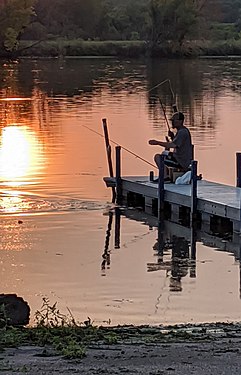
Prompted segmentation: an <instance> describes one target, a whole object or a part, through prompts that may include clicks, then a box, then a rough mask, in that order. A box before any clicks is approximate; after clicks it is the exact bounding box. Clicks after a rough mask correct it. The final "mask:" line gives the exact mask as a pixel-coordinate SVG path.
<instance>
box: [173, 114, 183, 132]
mask: <svg viewBox="0 0 241 375" xmlns="http://www.w3.org/2000/svg"><path fill="white" fill-rule="evenodd" d="M171 122H172V127H173V128H176V129H179V128H180V127H181V126H183V122H184V114H183V113H182V112H175V113H174V114H173V116H172V118H171Z"/></svg>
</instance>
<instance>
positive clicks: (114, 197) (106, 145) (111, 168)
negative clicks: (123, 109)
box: [102, 118, 116, 203]
mask: <svg viewBox="0 0 241 375" xmlns="http://www.w3.org/2000/svg"><path fill="white" fill-rule="evenodd" d="M102 123H103V130H104V136H105V147H106V153H107V161H108V166H109V173H110V177H114V172H113V165H112V159H111V145H110V140H109V134H108V128H107V121H106V119H105V118H103V119H102ZM111 189H112V203H115V200H116V191H115V187H112V188H111Z"/></svg>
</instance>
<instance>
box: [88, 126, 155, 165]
mask: <svg viewBox="0 0 241 375" xmlns="http://www.w3.org/2000/svg"><path fill="white" fill-rule="evenodd" d="M81 126H83V127H84V128H86V129H88V130H90V131H91V132H93V133H95V134H97V135H99V136H100V137H101V138H105V136H104V135H103V134H101V133H99V132H97V131H96V130H94V129H91V128H89V127H88V126H86V125H83V124H82V125H81ZM109 141H110V142H111V143H113V144H114V145H116V146H120V147H121V148H122V149H123V150H125V151H126V152H128V153H129V154H131V155H133V156H135V157H136V158H137V159H140V160H142V161H143V162H144V163H146V164H149V165H150V166H152V167H153V168H157V166H156V165H154V164H152V163H151V162H149V161H148V160H146V159H144V158H142V157H141V156H140V155H137V154H136V153H135V152H133V151H131V150H129V149H128V148H126V147H124V146H122V145H120V144H119V143H117V142H115V141H113V140H112V139H109Z"/></svg>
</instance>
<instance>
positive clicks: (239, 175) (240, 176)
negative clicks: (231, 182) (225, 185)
mask: <svg viewBox="0 0 241 375" xmlns="http://www.w3.org/2000/svg"><path fill="white" fill-rule="evenodd" d="M236 186H237V187H239V188H240V187H241V152H237V153H236Z"/></svg>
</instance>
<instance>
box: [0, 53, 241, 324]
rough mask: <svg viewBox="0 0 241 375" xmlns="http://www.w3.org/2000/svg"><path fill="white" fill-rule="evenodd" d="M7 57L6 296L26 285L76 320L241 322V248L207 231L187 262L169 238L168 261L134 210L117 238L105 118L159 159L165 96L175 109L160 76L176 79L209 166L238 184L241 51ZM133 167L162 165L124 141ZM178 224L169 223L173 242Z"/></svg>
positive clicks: (1, 272) (2, 169)
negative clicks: (155, 142) (223, 55)
mask: <svg viewBox="0 0 241 375" xmlns="http://www.w3.org/2000/svg"><path fill="white" fill-rule="evenodd" d="M0 65H1V70H0V131H1V133H0V183H1V194H0V214H1V216H0V220H1V228H0V234H1V243H0V277H1V286H2V288H1V293H17V294H20V295H21V296H23V297H24V298H25V299H26V300H27V301H29V303H30V305H31V308H32V312H33V313H34V311H36V309H38V308H39V307H40V306H41V301H42V297H43V296H46V297H48V298H49V299H50V301H51V302H52V303H54V302H55V301H57V302H58V304H59V306H60V308H61V309H62V310H63V312H65V309H66V308H67V307H68V308H70V309H71V311H72V313H73V314H74V316H75V317H76V319H78V320H81V321H83V320H85V319H86V317H87V316H90V317H91V319H93V320H94V321H95V322H96V323H98V324H99V323H102V322H103V321H110V322H111V324H117V323H136V324H140V323H150V324H159V323H170V322H171V323H177V322H190V321H192V322H201V321H214V320H220V321H227V320H230V321H233V320H240V319H241V313H240V311H241V300H240V266H239V261H238V258H239V247H238V246H236V245H235V246H233V245H232V244H229V243H228V242H225V241H221V240H219V241H216V240H215V239H213V238H209V239H208V240H206V242H205V241H204V242H205V245H204V244H203V243H202V241H201V239H198V241H197V244H196V256H197V260H196V262H195V264H193V263H190V262H189V261H188V260H187V256H186V255H185V254H184V255H183V254H182V255H181V258H183V260H182V261H181V263H182V264H181V265H180V264H179V263H177V262H176V261H175V259H174V258H175V254H173V252H172V250H171V247H170V246H169V247H168V246H166V252H165V256H164V257H165V259H164V263H163V264H162V265H160V262H159V260H158V256H157V254H156V250H155V243H156V239H157V230H156V229H155V228H154V227H151V226H148V225H143V224H142V223H141V222H140V221H139V222H138V221H135V220H132V219H129V218H127V217H125V216H122V217H121V226H120V245H119V244H116V238H115V235H114V232H115V231H114V229H115V228H116V217H115V215H114V214H113V216H112V212H113V213H114V211H111V213H109V209H110V208H111V203H110V201H111V194H110V193H111V192H110V191H109V190H108V189H106V188H105V185H104V184H103V182H102V177H103V176H105V175H107V174H108V170H107V163H106V155H105V148H104V141H103V138H102V137H101V135H102V119H103V118H106V119H107V122H108V125H109V132H110V137H111V139H112V140H114V141H115V142H117V143H119V144H120V145H122V146H124V147H125V148H127V149H129V150H131V151H132V152H134V153H136V154H138V155H140V156H141V157H142V158H144V159H146V160H147V161H149V162H152V158H153V154H154V153H155V152H156V151H157V150H158V148H156V147H151V146H149V145H148V139H150V138H161V139H163V138H164V136H165V135H166V125H165V121H164V116H163V113H162V111H161V109H160V105H159V101H158V96H159V97H161V98H162V101H163V102H164V103H165V105H166V110H167V114H168V115H170V113H171V105H172V104H173V99H172V94H171V91H170V88H169V85H168V84H164V85H160V86H158V85H159V84H160V82H162V81H164V80H166V79H170V81H171V85H172V89H173V91H174V93H175V95H176V101H177V104H178V107H179V109H180V110H182V111H183V112H184V113H185V115H186V125H187V126H188V127H189V128H190V130H191V132H192V135H193V143H194V144H195V158H196V159H197V160H198V168H199V173H202V174H203V177H204V178H205V179H208V180H212V181H217V182H223V183H227V184H231V185H234V184H235V153H236V152H237V151H241V144H240V139H241V126H240V123H241V85H240V78H241V73H240V72H241V61H239V60H226V61H225V60H204V59H203V60H194V61H193V60H190V61H189V60H187V61H175V60H163V61H158V60H154V61H127V60H126V61H120V60H115V59H78V60H74V59H66V60H23V61H20V62H16V63H8V62H4V61H1V64H0ZM156 86H158V87H156ZM155 87H156V88H155ZM122 164H123V174H129V175H139V174H140V175H142V174H147V173H149V170H150V168H151V167H150V166H149V165H148V164H146V163H143V162H142V161H140V160H139V159H138V158H136V157H133V155H131V154H130V153H128V152H125V151H123V160H122ZM111 224H112V225H111ZM176 230H177V228H171V229H170V228H168V229H167V231H166V233H165V237H166V240H167V242H168V238H169V239H170V238H173V236H177V234H176V232H175V231H176ZM106 235H107V238H106ZM181 235H182V236H186V237H187V241H189V240H190V238H189V234H188V233H181ZM109 236H110V238H109ZM187 244H188V243H186V245H187ZM153 246H154V249H153ZM187 246H188V245H187ZM189 250H190V251H191V249H189ZM220 250H225V251H220Z"/></svg>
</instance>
